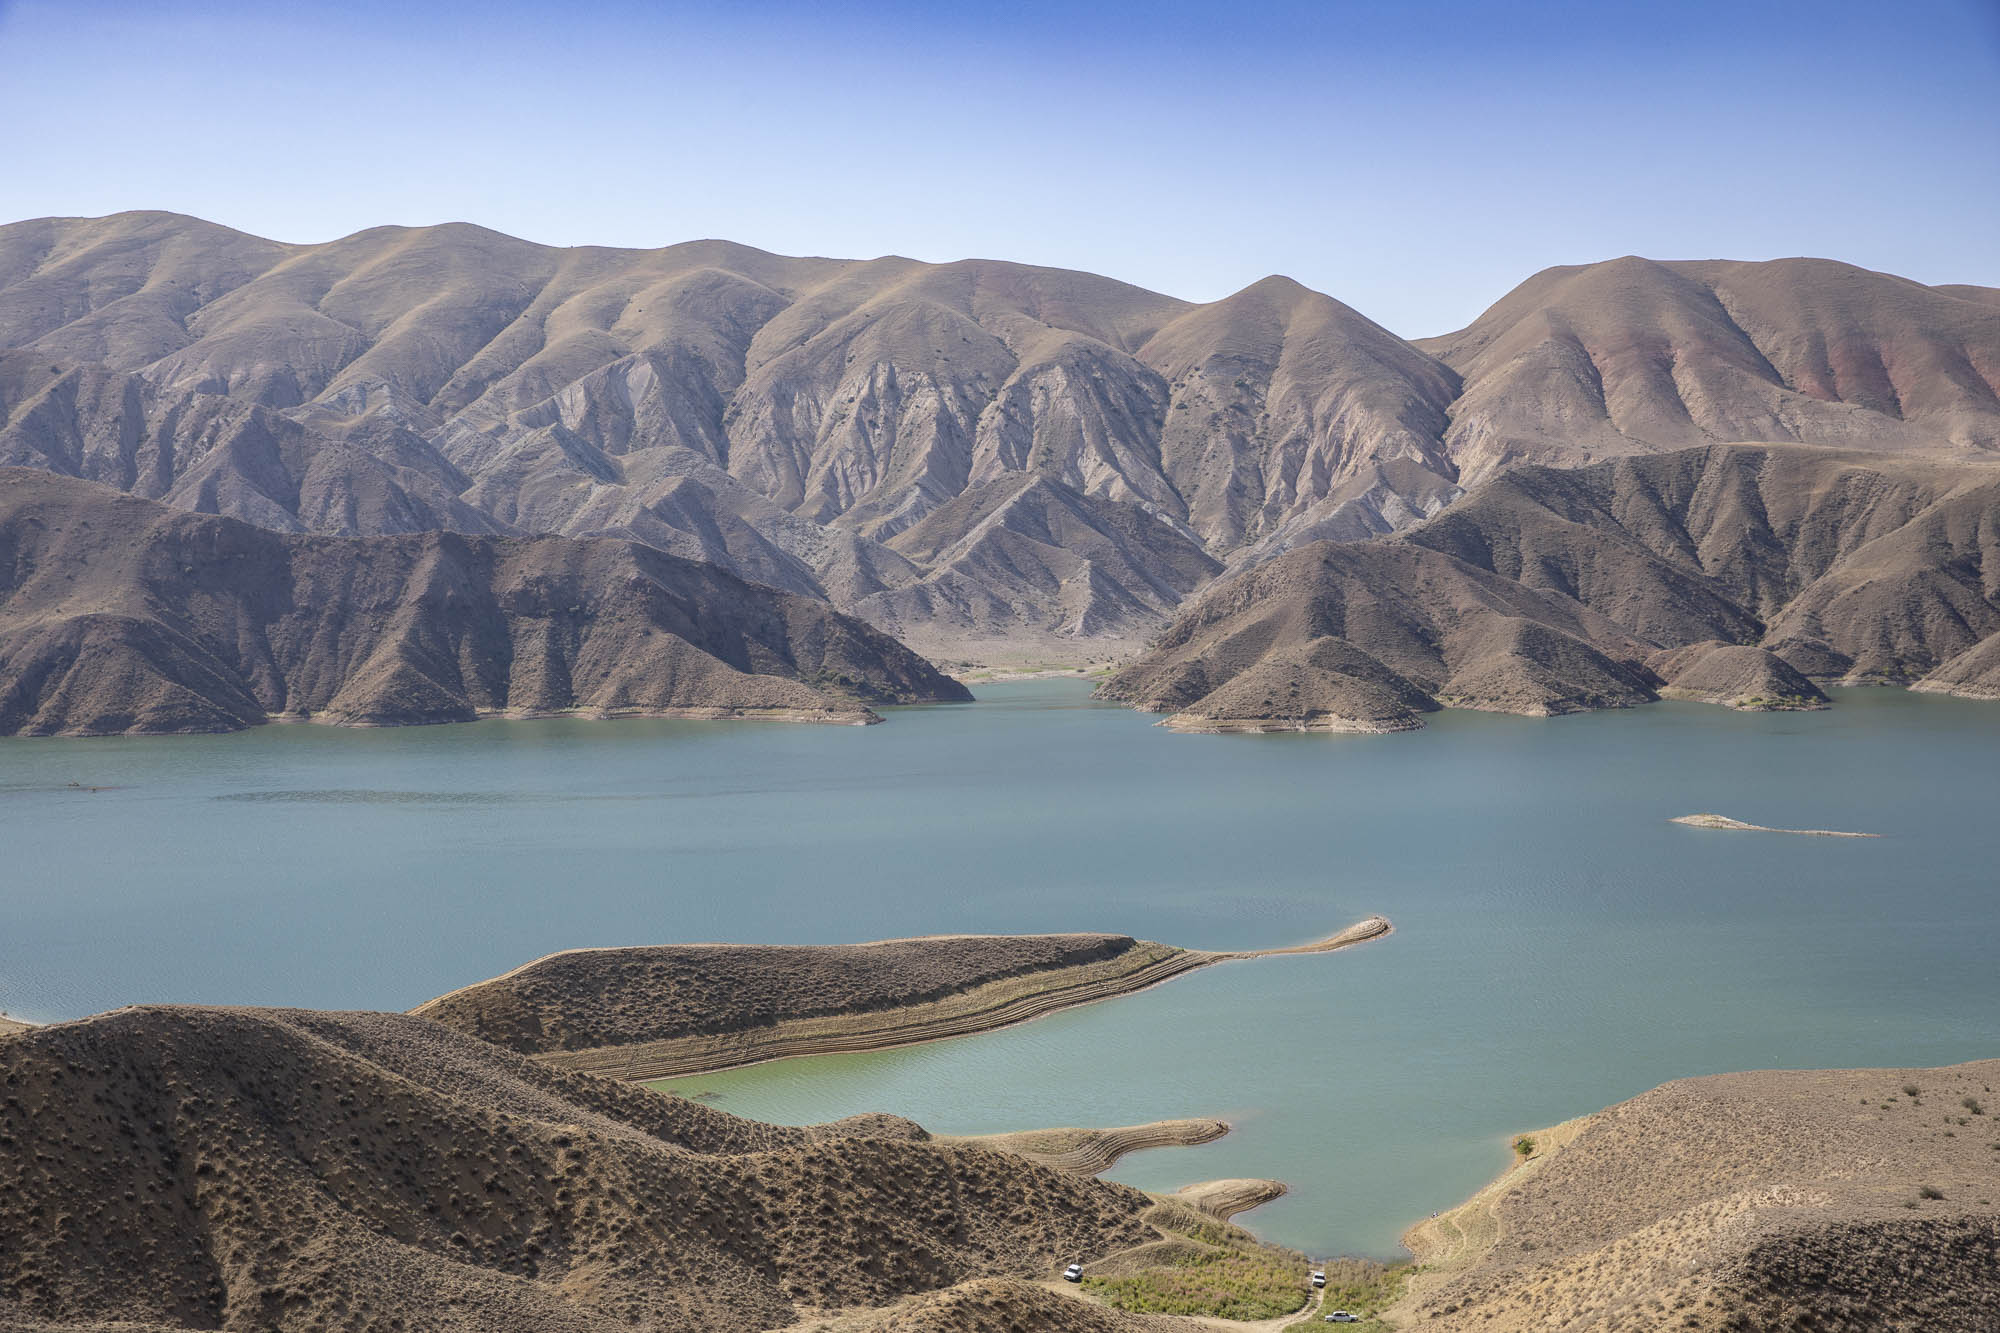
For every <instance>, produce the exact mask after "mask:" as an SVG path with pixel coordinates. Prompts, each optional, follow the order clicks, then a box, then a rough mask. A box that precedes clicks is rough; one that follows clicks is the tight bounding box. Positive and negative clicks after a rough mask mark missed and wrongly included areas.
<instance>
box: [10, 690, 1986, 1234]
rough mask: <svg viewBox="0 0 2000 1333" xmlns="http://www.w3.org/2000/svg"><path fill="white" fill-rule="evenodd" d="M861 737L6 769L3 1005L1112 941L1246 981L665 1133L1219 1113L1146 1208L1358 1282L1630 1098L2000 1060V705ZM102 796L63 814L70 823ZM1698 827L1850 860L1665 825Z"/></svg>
mask: <svg viewBox="0 0 2000 1333" xmlns="http://www.w3.org/2000/svg"><path fill="white" fill-rule="evenodd" d="M978 692H979V694H980V695H981V698H982V702H981V703H978V704H975V705H970V706H959V707H937V708H921V709H900V710H896V711H895V712H894V714H893V716H892V717H891V720H890V722H889V723H888V724H887V725H885V726H880V727H870V728H867V729H849V728H818V727H805V726H784V725H762V724H743V723H738V724H728V723H683V722H644V721H628V722H618V723H592V722H570V721H541V722H514V723H502V722H493V723H481V724H477V725H473V726H455V727H421V728H410V729H404V730H385V731H342V730H334V729H329V728H319V727H296V726H289V727H265V728H260V729H258V730H255V731H251V732H246V733H243V734H240V735H235V736H220V737H173V738H144V739H114V740H95V741H75V740H8V741H0V1009H4V1010H6V1011H8V1012H11V1013H14V1014H17V1015H20V1016H23V1017H29V1018H37V1019H56V1018H66V1017H74V1016H78V1015H81V1014H86V1013H90V1012H93V1011H96V1010H100V1009H105V1008H109V1007H113V1006H116V1005H120V1004H126V1003H132V1002H140V1001H194V1002H202V1003H228V1004H296V1005H308V1006H315V1007H329V1008H343V1007H345V1008H376V1009H401V1008H406V1007H408V1006H411V1005H414V1004H416V1003H418V1002H420V1001H422V1000H425V999H427V998H429V997H430V996H432V995H435V994H438V993H439V992H441V991H444V990H448V989H450V988H451V987H454V986H458V985H462V984H465V983H467V982H470V981H474V980H477V979H479V978H481V977H485V976H489V975H491V974H493V973H496V972H499V971H503V970H505V969H507V968H509V967H512V966H514V965H516V964H518V963H521V962H524V961H526V960H527V959H530V958H533V957H536V956H538V955H540V954H543V953H547V952H549V951H551V950H555V949H560V948H568V947H572V946H578V945H607V944H635V943H651V942H666V941H682V940H741V941H765V942H810V943H822V942H827V943H830V942H838V941H847V940H865V939H874V938H879V937H883V936H890V935H912V934H923V933H929V932H941V931H1059V930H1109V931H1122V932H1126V933H1130V934H1134V935H1140V936H1144V937H1148V938H1153V939H1159V940H1165V941H1169V942H1172V943H1175V944H1182V945H1192V946H1201V947H1211V948H1237V947H1245V946H1259V945H1272V944H1284V943H1293V942H1298V941H1302V940H1307V939H1312V938H1317V937H1319V936H1322V935H1325V934H1327V933H1329V932H1331V931H1332V930H1334V929H1337V928H1338V927H1341V926H1344V925H1347V924H1348V923H1349V922H1352V921H1354V920H1356V919H1357V918H1359V917H1362V916H1365V915H1367V914H1368V913H1371V912H1382V913H1385V914H1387V915H1388V916H1390V917H1391V918H1392V919H1393V920H1394V921H1395V923H1396V928H1397V933H1396V934H1395V935H1394V936H1393V937H1391V938H1389V939H1387V940H1385V941H1381V942H1377V943H1372V944H1368V945H1364V946H1362V947H1360V948H1357V949H1353V950H1348V951H1344V952H1341V953H1337V954H1332V955H1323V956H1305V957H1292V958H1273V959H1267V960H1261V961H1257V962H1249V963H1235V964H1228V965H1224V966H1220V967H1215V968H1210V969H1207V970H1205V971H1202V972H1197V973H1195V974H1193V975H1191V976H1188V977H1185V978H1182V979H1180V980H1177V981H1175V982H1173V983H1171V984H1170V985H1167V986H1165V987H1161V988H1159V989H1156V990H1152V991H1148V992H1145V993H1143V994H1140V995H1136V996H1130V997H1127V998H1124V999H1121V1000H1116V1001H1112V1002H1110V1003H1108V1004H1103V1005H1098V1006H1095V1007H1092V1008H1088V1009H1083V1010H1076V1011H1071V1012H1069V1013H1066V1014H1060V1015H1057V1016H1055V1017H1053V1018H1050V1019H1046V1020H1043V1021H1041V1022H1037V1023H1033V1024H1029V1025H1026V1026H1023V1027H1019V1028H1014V1029H1010V1030H1007V1031H1004V1032H998V1033H993V1034H990V1035H988V1036H984V1037H977V1038H971V1039H968V1040H963V1041H956V1042H948V1043H941V1044H936V1045H930V1046H921V1047H914V1048H908V1049H904V1050H900V1051H890V1052H884V1053H880V1054H876V1055H871V1056H860V1057H829V1058H824V1059H813V1060H793V1061H784V1062H779V1063H776V1064H771V1065H764V1066H759V1067H756V1068H753V1069H747V1070H740V1071H736V1072H734V1073H728V1074H721V1075H712V1076H708V1077H705V1078H699V1079H691V1080H683V1081H682V1082H681V1083H680V1084H678V1085H676V1086H678V1087H679V1088H680V1089H681V1090H682V1091H686V1092H690V1093H696V1094H700V1095H703V1096H705V1097H708V1098H710V1099H712V1100H713V1101H714V1102H715V1104H717V1105H720V1106H722V1107H725V1108H727V1109H729V1110H732V1111H735V1112H738V1113H740V1114H744V1115H751V1116H758V1117H762V1118H766V1119H774V1120H783V1121H810V1120H821V1119H828V1118H832V1117H835V1116H841V1115H846V1114H850V1113H853V1112H857V1111H863V1110H889V1111H895V1112H899V1113H901V1114H904V1115H908V1116H911V1117H913V1118H915V1119H917V1120H919V1121H921V1122H923V1123H924V1124H925V1125H927V1126H929V1127H931V1128H932V1129H936V1130H940V1131H949V1132H965V1133H973V1132H984V1131H993V1130H1002V1129H1018V1128H1027V1127H1033V1126H1043V1125H1056V1124H1080V1125H1110V1124H1128V1123H1132V1122H1135V1121H1144V1120H1154V1119H1160V1118H1163V1117H1169V1116H1191V1115H1219V1116H1223V1117H1225V1118H1227V1119H1229V1120H1231V1121H1232V1122H1234V1123H1235V1125H1236V1130H1235V1132H1234V1133H1232V1134H1231V1135H1230V1136H1229V1137H1228V1138H1225V1139H1223V1140H1221V1141H1219V1142H1217V1143H1214V1144H1211V1145H1208V1146H1205V1147H1202V1148H1198V1149H1192V1150H1166V1151H1156V1152H1152V1153H1143V1154H1139V1155H1137V1156H1135V1157H1131V1158H1128V1159H1126V1161H1125V1162H1123V1163H1121V1164H1120V1166H1119V1167H1118V1168H1117V1169H1116V1170H1115V1171H1114V1172H1113V1175H1114V1176H1116V1177H1117V1178H1119V1179H1122V1180H1128V1181H1131V1182H1133V1183H1135V1184H1139V1185H1143V1186H1146V1187H1148V1188H1154V1189H1160V1188H1171V1187H1173V1186H1177V1185H1180V1184H1183V1183H1186V1182H1188V1181H1192V1180H1198V1179H1206V1178H1212V1177H1217V1176H1274V1177H1277V1178H1279V1179H1283V1180H1286V1181H1289V1182H1290V1183H1291V1184H1292V1186H1293V1192H1292V1194H1291V1195H1289V1196H1288V1197H1286V1198H1285V1199H1283V1200H1280V1201H1279V1202H1278V1203H1276V1204H1273V1205H1270V1206H1268V1207H1266V1208H1263V1209H1260V1210H1258V1211H1257V1212H1255V1213H1253V1214H1251V1215H1249V1217H1248V1219H1246V1220H1249V1221H1251V1222H1252V1224H1253V1225H1254V1227H1255V1229H1256V1230H1258V1231H1259V1232H1260V1233H1261V1234H1263V1235H1265V1236H1267V1237H1269V1238H1270V1239H1273V1240H1277V1241H1281V1242H1284V1243H1287V1244H1292V1245H1296V1246H1299V1247H1300V1248H1303V1249H1306V1250H1308V1251H1310V1252H1313V1253H1316V1254H1337V1253H1358V1254H1369V1255H1375V1256H1382V1257H1386V1256H1389V1255H1393V1254H1395V1253H1396V1252H1397V1246H1396V1237H1397V1235H1398V1234H1399V1232H1400V1231H1401V1229H1402V1228H1403V1227H1404V1226H1406V1225H1408V1224H1409V1223H1410V1222H1411V1221H1414V1220H1415V1219H1417V1218H1419V1217H1421V1216H1423V1215H1425V1214H1427V1213H1429V1212H1430V1211H1431V1210H1433V1209H1438V1208H1443V1207H1447V1206H1449V1205H1451V1204H1454V1203H1456V1202H1458V1201H1459V1200H1460V1199H1462V1198H1463V1197H1464V1196H1466V1195H1467V1194H1469V1193H1471V1192H1472V1191H1474V1190H1475V1189H1477V1188H1478V1187H1479V1186H1480V1185H1481V1184H1482V1183H1484V1182H1485V1181H1486V1180H1487V1179H1489V1178H1491V1177H1492V1176H1493V1175H1494V1174H1495V1173H1496V1172H1497V1171H1498V1170H1499V1169H1500V1168H1501V1167H1502V1166H1503V1165H1504V1164H1505V1161H1506V1156H1507V1152H1506V1147H1505V1144H1506V1142H1507V1141H1508V1139H1509V1138H1511V1137H1512V1136H1513V1135H1514V1134H1516V1133H1519V1132H1521V1131H1523V1130H1531V1129H1534V1128H1537V1127H1540V1126H1543V1125H1548V1124H1552V1123H1555V1122H1557V1121H1560V1120H1563V1119H1566V1118H1568V1117H1570V1116H1574V1115H1578V1114H1581V1113H1584V1112H1587V1111H1591V1110H1595V1109H1597V1108H1599V1107H1601V1106H1603V1105H1605V1104H1607V1103H1610V1102H1613V1101H1617V1100H1619V1099H1621V1098H1624V1097H1628V1096H1631V1095H1633V1094H1635V1093H1638V1092H1641V1091H1643V1090H1645V1089H1646V1088H1649V1087H1651V1086H1653V1085H1654V1084H1656V1083H1660V1082H1662V1081H1664V1080H1667V1079H1670V1078H1675V1077H1679V1076H1682V1075H1690V1074H1704V1073H1712V1072H1717V1071H1722V1070H1733V1069H1750V1068H1764V1067H1777V1066H1793V1067H1811V1066H1840V1065H1927V1064H1939V1063H1947V1062H1951V1061H1957V1060H1965V1059H1971V1058H1975V1057H1982V1056H1992V1055H1996V1054H2000V958H1996V946H2000V891H1996V885H2000V706H1995V705H1991V704H1975V703H1969V702H1965V701H1960V700H1952V699H1943V698H1931V697H1924V696H1917V695H1910V694H1905V693H1902V692H1900V691H1857V690H1849V691H1842V692H1840V693H1839V694H1838V696H1837V697H1838V700H1839V702H1838V706H1837V707H1836V708H1834V709H1833V710H1832V711H1830V712H1824V713H1815V714H1795V715H1784V714H1776V715H1744V714H1735V713H1729V712H1726V711H1724V710H1722V709H1717V708H1708V707H1703V706H1701V705H1696V704H1672V703H1668V704H1660V705H1656V706H1653V707H1649V708H1643V709H1636V710H1632V711H1629V712H1616V713H1598V714H1589V715H1584V716H1579V717H1570V718H1561V719H1556V720H1547V721H1545V720H1531V719H1523V718H1512V717H1500V716H1491V715H1485V714H1478V713H1460V712H1447V713H1444V714H1440V715H1436V716H1435V717H1434V718H1433V720H1432V722H1431V725H1430V726H1429V727H1428V728H1427V729H1426V730H1424V731H1421V732H1417V733H1415V734H1409V735H1400V736H1386V737H1329V736H1267V737H1207V736H1179V735H1173V734H1170V733H1167V732H1165V731H1162V730H1159V729H1157V728H1155V727H1154V726H1153V725H1152V722H1153V721H1154V719H1152V718H1150V717H1146V716H1144V715H1141V714H1137V713H1132V712H1128V711H1125V710H1123V709H1119V708H1114V707H1108V706H1102V705H1095V704H1092V703H1090V702H1089V701H1088V699H1087V697H1086V696H1087V687H1086V686H1084V685H1083V684H1081V683H1079V682H1069V681H1054V682H1031V683H1021V684H1014V685H997V686H985V687H982V688H981V689H980V690H979V691H978ZM72 782H74V783H79V784H82V785H84V786H86V787H88V786H108V787H111V788H113V789H112V790H107V791H97V792H89V791H76V790H71V789H69V788H68V786H67V784H69V783H72ZM1704 810H1712V811H1718V812H1720V813H1723V814H1727V815H1732V816H1735V817H1737V818H1740V819H1746V820H1749V821H1752V822H1754V823H1759V824H1772V825H1780V826H1791V827H1811V828H1835V829H1856V830H1866V831H1870V832H1877V833H1881V834H1883V835H1884V836H1883V837H1881V838H1879V839H1872V840H1866V841H1863V840H1853V839H1833V838H1801V837H1784V836H1779V835H1774V834H1751V833H1730V832H1717V831H1710V830H1700V829H1690V828H1685V827H1682V826H1678V825H1674V824H1670V823H1668V822H1667V820H1668V818H1669V817H1670V816H1673V815H1679V814H1687V813H1692V812H1695V811H1704Z"/></svg>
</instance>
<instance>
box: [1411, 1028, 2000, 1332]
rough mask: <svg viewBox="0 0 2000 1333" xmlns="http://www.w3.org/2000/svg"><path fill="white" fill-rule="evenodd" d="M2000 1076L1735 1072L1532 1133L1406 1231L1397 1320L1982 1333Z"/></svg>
mask: <svg viewBox="0 0 2000 1333" xmlns="http://www.w3.org/2000/svg"><path fill="white" fill-rule="evenodd" d="M1996 1087H2000V1061H1993V1060H1988V1061H1982V1062H1979V1063H1976V1064H1967V1065H1955V1066H1952V1067H1949V1068H1945V1069H1904V1070H1896V1069H1870V1070H1831V1071H1813V1072H1788V1073H1757V1074H1727V1075H1721V1076H1716V1077H1710V1078H1698V1079H1688V1080H1685V1081H1683V1082H1678V1083H1669V1084H1667V1085H1666V1086H1664V1087H1661V1088H1657V1089H1655V1090H1654V1091H1652V1092H1649V1093H1646V1094H1645V1095H1643V1096H1640V1097H1636V1098H1634V1099H1633V1100H1631V1101H1629V1102H1625V1103H1623V1104H1621V1105H1619V1106H1614V1107H1612V1108H1611V1109H1610V1110H1607V1111H1603V1112H1600V1113H1598V1114H1597V1115H1593V1116H1589V1117H1586V1118H1585V1119H1583V1120H1580V1121H1572V1122H1570V1123H1569V1124H1567V1125H1564V1126H1561V1127H1559V1128H1558V1129H1556V1130H1553V1131H1550V1132H1547V1133H1542V1134H1536V1135H1532V1136H1530V1137H1531V1140H1532V1146H1533V1155H1532V1156H1529V1157H1528V1158H1527V1159H1526V1160H1525V1161H1524V1162H1522V1163H1521V1164H1520V1165H1519V1166H1517V1167H1516V1168H1515V1169H1514V1170H1513V1171H1511V1172H1509V1173H1508V1174H1507V1175H1506V1176H1504V1177H1502V1178H1501V1179H1500V1180H1499V1181H1497V1182H1496V1183H1495V1184H1494V1185H1493V1186H1491V1187H1490V1188H1489V1189H1487V1190H1486V1191H1485V1192H1484V1193H1482V1194H1481V1195H1480V1196H1478V1197H1477V1198H1475V1199H1474V1200H1472V1201H1471V1202H1470V1203H1468V1204H1466V1205H1464V1206H1463V1207H1461V1208H1458V1209H1456V1210H1454V1211H1452V1212H1449V1213H1446V1214H1444V1215H1443V1216H1442V1217H1439V1218H1436V1219H1433V1220H1430V1221H1426V1222H1423V1223H1420V1224H1419V1225H1418V1226H1416V1227H1415V1228H1413V1229H1412V1230H1411V1232H1410V1234H1409V1235H1408V1236H1406V1237H1405V1240H1406V1242H1407V1243H1408V1244H1409V1245H1410V1246H1411V1247H1412V1248H1413V1249H1414V1250H1415V1252H1416V1255H1417V1259H1418V1262H1419V1264H1420V1268H1419V1270H1418V1272H1417V1275H1416V1277H1415V1278H1414V1279H1413V1280H1412V1282H1411V1286H1410V1291H1409V1295H1408V1297H1407V1298H1406V1299H1405V1300H1404V1301H1403V1302H1402V1304H1401V1305H1400V1306H1399V1307H1398V1308H1397V1309H1396V1310H1395V1311H1394V1312H1393V1314H1394V1317H1395V1323H1396V1326H1397V1327H1399V1328H1404V1329H1408V1330H1412V1333H1415V1331H1416V1330H1422V1331H1423V1333H1464V1331H1466V1330H1473V1329H1479V1330H1494V1329H1513V1328H1527V1327H1534V1328H1540V1329H1552V1330H1562V1333H1610V1330H1614V1329H1626V1330H1640V1329H1662V1328H1677V1329H1689V1330H1723V1329H1729V1330H1752V1329H1757V1330H1764V1329H1771V1330H1776V1329H1801V1330H1803V1329H1816V1330H1826V1331H1827V1333H1835V1331H1837V1330H1855V1331H1856V1333H1859V1331H1860V1330H1868V1329H1882V1328H1894V1329H1919V1328H1921V1329H1928V1330H1936V1331H1937V1333H1961V1331H1962V1333H1980V1331H1981V1330H1986V1329H1990V1328H1992V1327H1993V1326H1994V1324H1993V1319H1994V1312H1995V1311H1996V1310H2000V1127H1996V1124H1995V1120H1994V1114H1993V1113H1994V1112H1995V1111H2000V1094H1996V1092H1995V1089H1996Z"/></svg>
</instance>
